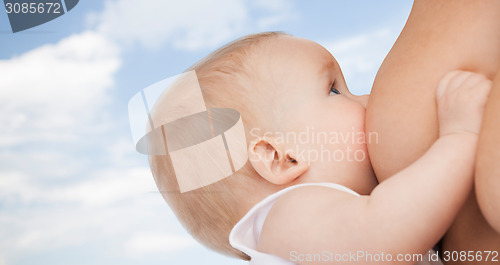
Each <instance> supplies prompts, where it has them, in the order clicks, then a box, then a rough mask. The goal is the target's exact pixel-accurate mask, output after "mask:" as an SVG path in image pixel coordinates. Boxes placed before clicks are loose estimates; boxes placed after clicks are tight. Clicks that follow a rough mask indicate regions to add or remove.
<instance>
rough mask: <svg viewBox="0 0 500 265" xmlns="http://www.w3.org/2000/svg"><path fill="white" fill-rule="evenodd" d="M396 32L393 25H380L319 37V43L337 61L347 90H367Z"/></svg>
mask: <svg viewBox="0 0 500 265" xmlns="http://www.w3.org/2000/svg"><path fill="white" fill-rule="evenodd" d="M398 33H399V32H398V31H396V30H394V29H388V28H383V29H379V30H376V31H373V32H368V33H365V34H361V35H357V36H352V37H347V38H344V39H340V40H329V41H322V42H320V44H322V45H323V46H324V47H325V48H326V49H328V50H329V51H330V53H332V55H333V56H334V57H335V58H336V59H337V61H338V62H339V64H340V68H341V69H342V72H343V74H344V77H345V78H346V81H347V84H348V86H349V89H350V90H351V92H353V93H355V94H367V93H369V92H370V90H371V86H372V84H373V80H374V79H375V75H376V73H377V70H378V68H379V66H380V64H382V61H383V60H384V58H385V56H386V55H387V53H389V50H390V49H391V47H392V45H393V44H394V42H395V41H396V38H397V36H398Z"/></svg>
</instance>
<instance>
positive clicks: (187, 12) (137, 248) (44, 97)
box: [0, 0, 412, 265]
mask: <svg viewBox="0 0 500 265" xmlns="http://www.w3.org/2000/svg"><path fill="white" fill-rule="evenodd" d="M411 4H412V1H409V0H392V1H369V0H365V1H360V0H359V1H358V0H353V1H340V0H337V1H300V2H299V1H286V0H274V1H271V0H257V1H245V0H219V1H216V0H188V1H164V0H150V1H134V0H113V1H80V3H79V4H78V5H77V6H76V7H75V8H74V9H73V10H71V11H70V12H69V13H67V14H66V15H64V16H62V17H60V18H58V19H56V20H53V21H50V22H48V23H46V24H43V25H41V26H39V27H36V28H33V29H30V30H27V31H23V32H19V33H16V34H13V33H11V31H10V26H9V24H8V19H7V15H6V13H5V9H4V8H3V7H1V8H0V47H1V49H0V265H5V264H8V265H21V264H23V265H24V264H50V265H58V264H65V265H66V264H72V265H73V264H93V265H96V264H106V265H111V264H120V265H126V264H138V263H140V264H202V263H203V264H244V262H241V261H238V260H234V259H231V258H226V257H223V256H221V255H218V254H216V253H213V252H211V251H209V250H207V249H205V248H204V247H202V246H200V245H199V244H198V243H196V242H195V241H193V240H192V239H191V237H190V236H189V235H188V234H187V233H186V232H184V230H183V229H182V227H181V225H180V224H179V223H178V221H177V220H176V218H175V216H174V215H173V214H172V213H171V211H170V209H169V208H168V206H167V205H166V204H165V203H164V202H163V200H162V198H161V196H160V195H159V193H157V192H155V191H156V187H155V185H154V182H153V178H152V176H151V174H150V172H149V168H148V164H147V158H146V157H145V156H143V155H141V154H139V153H136V152H135V151H134V147H133V143H132V138H131V135H130V130H129V125H128V116H127V103H128V100H129V99H130V97H132V96H133V95H134V94H135V93H137V92H138V91H139V90H140V89H142V88H144V87H146V86H148V85H150V84H152V83H154V82H156V81H159V80H162V79H164V78H166V77H169V76H173V75H176V74H179V73H181V72H182V71H183V70H185V69H186V68H187V67H189V66H190V65H192V64H193V63H194V62H196V61H197V60H199V59H201V58H203V57H204V56H205V55H207V54H208V53H209V52H210V51H212V50H214V49H216V48H217V47H219V46H221V45H223V44H224V43H226V42H229V41H231V40H233V39H235V38H237V37H240V36H243V35H246V34H250V33H255V32H260V31H269V30H280V31H285V32H287V33H290V34H293V35H295V36H299V37H304V38H308V39H311V40H314V41H316V42H318V43H320V44H322V45H323V46H325V47H326V48H327V49H328V50H330V52H331V53H332V54H333V55H334V56H335V57H336V58H337V60H338V61H339V63H340V65H341V67H342V69H343V71H344V75H345V77H346V80H347V84H348V85H349V87H350V89H351V91H353V92H354V93H356V94H362V93H368V92H369V91H370V87H371V84H372V82H373V78H374V76H375V74H376V71H377V69H378V66H379V65H380V63H381V62H382V60H383V58H384V56H385V55H386V54H387V52H388V51H389V49H390V48H391V46H392V44H393V43H394V41H395V40H396V38H397V36H398V34H399V32H400V31H401V29H402V28H403V26H404V23H405V21H406V18H407V16H408V14H409V12H410V9H411Z"/></svg>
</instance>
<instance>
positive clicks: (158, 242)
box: [124, 233, 198, 257]
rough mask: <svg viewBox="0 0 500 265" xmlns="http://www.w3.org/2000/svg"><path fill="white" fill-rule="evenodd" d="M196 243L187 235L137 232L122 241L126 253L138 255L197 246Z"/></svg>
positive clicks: (133, 255)
mask: <svg viewBox="0 0 500 265" xmlns="http://www.w3.org/2000/svg"><path fill="white" fill-rule="evenodd" d="M197 245H198V243H197V242H196V241H195V240H194V239H193V238H191V237H189V236H187V235H175V234H158V233H155V234H145V233H141V234H137V235H134V236H133V237H132V238H130V239H129V240H128V241H127V242H125V243H124V249H125V251H126V253H127V254H128V255H130V256H132V257H140V256H144V255H147V254H152V253H163V254H165V253H168V252H174V251H180V250H183V249H187V248H191V247H194V246H197Z"/></svg>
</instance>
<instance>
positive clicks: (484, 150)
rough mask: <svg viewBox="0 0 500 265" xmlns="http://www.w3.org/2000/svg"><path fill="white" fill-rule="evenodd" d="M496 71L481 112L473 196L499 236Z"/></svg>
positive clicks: (499, 92) (499, 83)
mask: <svg viewBox="0 0 500 265" xmlns="http://www.w3.org/2000/svg"><path fill="white" fill-rule="evenodd" d="M499 116H500V71H498V73H497V75H496V78H495V81H494V82H493V88H492V91H491V95H490V98H489V100H488V103H487V105H486V110H485V113H484V119H483V126H482V129H481V134H480V137H479V143H478V151H477V162H476V181H475V182H476V194H477V201H478V203H479V206H480V208H481V212H482V213H483V215H484V217H485V218H486V220H487V221H488V223H489V224H490V225H491V226H492V227H493V228H494V229H495V230H496V231H497V232H498V233H500V122H499V121H500V118H499Z"/></svg>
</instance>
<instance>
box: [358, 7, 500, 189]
mask: <svg viewBox="0 0 500 265" xmlns="http://www.w3.org/2000/svg"><path fill="white" fill-rule="evenodd" d="M499 67H500V1H498V0H481V1H477V0H474V1H471V0H467V1H464V0H454V1H448V0H422V1H418V0H417V1H416V3H415V4H414V6H413V9H412V12H411V14H410V17H409V19H408V22H407V24H406V26H405V28H404V29H403V31H402V33H401V35H400V36H399V38H398V40H397V41H396V43H395V44H394V46H393V48H392V49H391V51H390V52H389V54H388V55H387V57H386V58H385V60H384V62H383V64H382V66H381V67H380V69H379V72H378V74H377V76H376V78H375V83H374V85H373V89H372V94H371V96H370V102H369V104H368V109H367V124H366V128H367V131H370V132H375V133H377V134H378V136H379V138H378V139H379V141H378V142H376V143H370V145H369V153H370V158H371V160H372V163H373V167H374V170H375V173H376V174H377V177H378V178H379V181H383V180H385V179H387V178H388V177H390V176H391V175H393V174H394V173H396V172H398V171H399V170H401V169H403V168H404V167H406V166H408V165H409V164H411V163H412V162H413V161H415V160H416V159H418V158H419V157H420V156H421V155H422V154H423V153H424V152H425V151H426V150H427V149H428V148H429V147H430V145H432V143H433V142H434V141H435V140H436V138H437V135H438V131H437V130H438V122H437V115H436V103H435V89H436V87H437V84H438V82H439V80H440V78H441V77H442V76H443V75H444V74H445V73H446V72H448V71H450V70H455V69H462V70H469V71H475V72H480V73H483V74H485V75H487V76H488V77H490V78H493V76H494V74H495V73H496V71H497V69H498V68H499Z"/></svg>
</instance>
